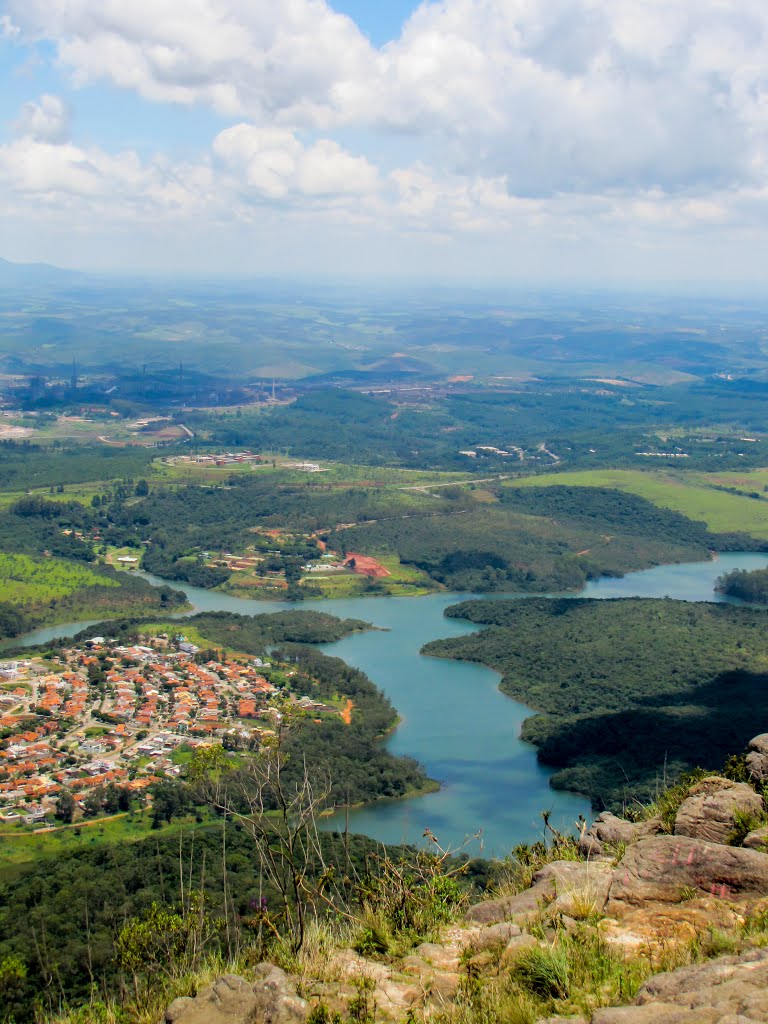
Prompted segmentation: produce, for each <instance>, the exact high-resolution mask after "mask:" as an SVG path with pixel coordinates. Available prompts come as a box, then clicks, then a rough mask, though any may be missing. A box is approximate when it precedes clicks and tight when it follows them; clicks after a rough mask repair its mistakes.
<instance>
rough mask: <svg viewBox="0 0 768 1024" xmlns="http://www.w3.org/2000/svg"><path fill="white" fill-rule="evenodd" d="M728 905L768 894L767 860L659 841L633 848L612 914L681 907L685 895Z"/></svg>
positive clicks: (677, 839)
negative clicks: (645, 906)
mask: <svg viewBox="0 0 768 1024" xmlns="http://www.w3.org/2000/svg"><path fill="white" fill-rule="evenodd" d="M688 893H693V894H696V893H698V894H701V895H711V896H715V897H717V898H719V899H723V900H735V899H739V898H741V897H754V898H757V897H760V896H763V895H765V894H766V893H768V856H766V854H764V853H758V852H757V851H756V850H744V849H741V848H740V847H734V846H722V845H720V844H718V843H707V842H703V841H702V840H700V839H688V838H686V837H684V836H654V837H652V838H650V839H641V840H639V841H638V842H637V843H635V844H634V845H633V846H630V847H629V849H628V850H627V852H626V853H625V855H624V857H623V858H622V860H621V863H620V864H619V865H618V867H617V868H616V870H615V872H614V876H613V881H612V883H611V887H610V892H609V896H608V906H607V910H608V913H609V914H612V915H613V914H615V913H620V912H621V911H622V909H624V908H626V906H627V905H628V904H633V905H637V904H641V903H650V902H655V903H660V902H666V903H677V902H679V901H680V900H681V899H683V898H685V896H686V894H688Z"/></svg>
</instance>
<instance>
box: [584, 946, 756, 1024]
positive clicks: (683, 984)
mask: <svg viewBox="0 0 768 1024" xmlns="http://www.w3.org/2000/svg"><path fill="white" fill-rule="evenodd" d="M753 1021H761V1022H764V1021H768V950H764V949H753V950H750V951H749V952H748V953H745V954H743V955H742V956H726V957H720V958H718V959H717V960H710V961H709V962H708V963H703V964H696V965H695V966H693V967H682V968H680V969H679V970H676V971H671V972H669V973H668V974H657V975H656V976H655V977H653V978H650V979H649V980H648V981H647V982H646V983H645V984H644V985H643V986H642V988H641V989H640V991H639V993H638V995H637V998H636V999H635V1004H634V1005H633V1006H620V1007H616V1006H612V1007H607V1008H605V1009H600V1010H595V1012H594V1013H593V1014H592V1017H591V1019H590V1024H751V1022H753Z"/></svg>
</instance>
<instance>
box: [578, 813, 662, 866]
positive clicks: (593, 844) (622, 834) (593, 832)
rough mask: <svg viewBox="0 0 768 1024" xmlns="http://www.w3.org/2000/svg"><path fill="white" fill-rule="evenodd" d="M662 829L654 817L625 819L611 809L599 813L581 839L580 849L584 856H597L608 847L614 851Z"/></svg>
mask: <svg viewBox="0 0 768 1024" xmlns="http://www.w3.org/2000/svg"><path fill="white" fill-rule="evenodd" d="M660 831H661V822H660V821H659V820H658V819H656V818H653V819H651V820H650V821H639V822H634V821H625V820H624V818H618V817H616V815H615V814H611V812H610V811H603V813H602V814H598V816H597V817H596V818H595V820H594V821H593V822H592V825H591V826H590V827H589V829H588V830H587V831H586V832H585V833H584V835H583V836H582V837H581V839H580V840H579V850H580V852H581V854H582V856H583V857H597V856H600V855H602V854H604V853H605V852H606V847H608V848H609V849H610V850H611V851H614V850H616V849H618V848H620V847H621V846H622V845H623V846H628V845H629V844H630V843H634V842H636V841H637V840H638V839H642V838H643V837H644V836H649V835H656V834H657V833H659V832H660Z"/></svg>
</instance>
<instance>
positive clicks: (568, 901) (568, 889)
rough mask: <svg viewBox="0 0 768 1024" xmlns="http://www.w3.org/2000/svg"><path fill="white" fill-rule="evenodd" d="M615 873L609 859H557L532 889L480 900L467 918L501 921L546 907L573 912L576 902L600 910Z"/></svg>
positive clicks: (487, 922) (539, 873)
mask: <svg viewBox="0 0 768 1024" xmlns="http://www.w3.org/2000/svg"><path fill="white" fill-rule="evenodd" d="M612 875H613V868H612V867H611V865H610V863H609V862H608V861H583V860H556V861H553V862H552V863H551V864H545V865H544V867H543V868H542V869H541V870H540V871H537V872H536V874H535V875H534V876H533V881H532V883H531V886H530V888H528V889H526V890H525V891H524V892H521V893H518V895H517V896H507V897H504V898H502V899H498V900H486V901H485V902H484V903H477V904H476V905H475V906H474V907H470V908H469V910H468V911H467V914H466V920H467V921H470V922H473V923H475V924H485V925H490V924H497V923H499V922H501V921H508V920H510V919H511V918H513V917H517V916H519V917H521V918H526V917H529V916H531V915H534V914H537V913H538V912H539V911H540V910H541V908H542V907H544V906H550V907H552V908H553V909H554V910H559V911H562V912H563V913H565V914H571V913H573V909H572V904H573V903H574V902H578V903H580V904H585V903H589V902H591V903H594V906H595V909H596V910H598V911H599V910H602V908H603V906H604V905H605V901H606V898H607V895H608V889H609V887H610V885H611V879H612Z"/></svg>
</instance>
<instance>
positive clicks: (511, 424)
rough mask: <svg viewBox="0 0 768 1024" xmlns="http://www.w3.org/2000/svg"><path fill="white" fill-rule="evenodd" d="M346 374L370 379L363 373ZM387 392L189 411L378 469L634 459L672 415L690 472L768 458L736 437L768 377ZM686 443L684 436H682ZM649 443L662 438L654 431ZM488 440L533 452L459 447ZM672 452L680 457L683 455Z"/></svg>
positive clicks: (760, 408) (763, 406)
mask: <svg viewBox="0 0 768 1024" xmlns="http://www.w3.org/2000/svg"><path fill="white" fill-rule="evenodd" d="M348 383H350V384H354V383H357V384H358V386H360V383H361V382H355V381H349V382H348ZM387 391H388V392H389V391H391V392H392V393H393V394H392V396H390V394H386V395H378V396H372V395H365V394H361V393H359V392H356V391H351V390H347V389H344V388H330V387H326V388H316V389H314V390H307V391H304V392H303V393H301V392H300V393H299V397H298V399H297V401H295V402H294V403H292V404H291V405H288V406H284V407H278V408H276V409H273V410H271V411H264V410H261V409H257V410H255V411H254V412H248V411H238V412H237V413H227V412H224V413H221V412H217V413H212V412H209V411H198V412H197V413H193V414H192V415H190V416H187V415H186V414H185V423H187V424H191V425H192V426H193V427H195V428H196V429H197V430H198V431H200V432H201V433H203V434H204V435H206V436H207V437H208V439H209V440H210V441H211V442H212V443H214V444H219V445H223V446H226V447H242V446H246V445H247V446H257V447H260V448H261V449H262V450H268V451H280V452H290V453H291V454H295V455H301V456H302V457H304V458H317V459H332V460H338V461H342V462H348V461H350V458H352V459H353V460H354V461H357V458H356V455H355V453H358V452H361V453H362V452H364V457H365V462H366V463H367V464H369V465H372V466H378V465H400V466H406V467H411V468H420V469H444V470H447V469H462V470H465V471H467V470H468V471H473V472H478V473H483V472H487V471H488V470H489V468H493V469H496V470H498V469H502V468H503V469H506V470H511V471H521V470H522V471H524V472H540V471H542V470H551V469H552V468H553V462H552V461H551V459H550V458H549V457H548V456H546V455H542V454H540V453H539V452H537V451H536V449H537V447H538V446H539V444H540V443H541V442H542V441H543V440H546V442H547V446H548V447H549V448H550V449H552V450H554V451H555V452H556V453H557V455H558V458H559V459H560V460H561V462H562V463H564V464H567V465H568V467H569V468H571V469H573V468H577V467H578V468H588V467H596V466H636V465H637V457H636V455H635V452H636V451H642V450H645V449H647V448H648V445H649V437H650V438H653V437H654V436H655V435H656V433H657V432H662V433H663V432H664V431H666V430H667V429H669V427H670V425H671V424H674V425H675V427H678V428H680V427H682V428H683V429H684V430H687V429H690V430H691V434H690V435H688V436H685V441H684V443H685V448H686V452H687V456H688V457H687V460H686V468H688V469H692V468H703V469H706V468H710V469H712V468H717V469H719V470H722V469H725V468H728V467H729V466H732V467H738V468H739V469H743V468H744V467H745V466H747V465H762V464H763V463H764V462H765V454H764V452H763V450H762V446H761V445H757V444H756V445H752V446H749V445H747V446H745V445H744V444H742V443H740V441H739V438H738V436H733V437H730V436H729V433H733V432H736V435H738V431H743V430H746V429H748V430H752V431H757V432H760V431H763V430H766V429H768V392H766V389H765V385H763V384H761V383H760V382H750V381H739V380H736V381H720V380H708V381H706V382H694V383H691V384H675V385H669V386H638V385H632V384H630V383H629V382H624V383H623V384H622V383H621V382H620V383H619V385H617V386H606V384H605V383H604V382H599V381H597V382H596V381H588V380H582V381H578V382H576V381H573V380H572V379H567V378H558V377H556V376H553V375H550V376H548V377H547V378H545V379H543V380H537V381H530V382H520V383H516V384H514V385H507V386H504V387H500V386H498V384H497V386H495V387H471V386H469V387H467V386H465V387H464V388H463V389H460V390H458V391H456V390H452V389H445V388H444V386H443V385H442V383H439V384H437V385H430V386H429V387H427V388H426V389H425V393H424V394H423V395H422V396H419V399H420V400H418V401H416V400H413V398H411V397H410V396H408V394H407V391H406V392H405V394H403V395H398V394H397V387H392V388H391V389H387ZM713 421H714V422H717V423H721V424H730V425H732V427H731V430H730V431H726V432H725V435H724V436H722V435H721V434H720V433H719V432H718V433H716V435H715V436H714V437H710V438H708V439H706V438H699V437H697V436H696V429H695V428H696V427H697V426H699V425H703V424H705V425H709V424H711V423H712V422H713ZM681 442H683V437H682V436H681V437H680V438H679V440H678V441H677V442H676V443H678V444H679V443H681ZM650 443H651V447H653V446H654V442H653V440H651V442H650ZM656 443H658V441H657V442H656ZM478 445H490V446H493V447H497V448H501V449H505V448H510V447H513V446H514V447H517V448H520V449H525V450H526V451H527V455H526V461H525V463H524V464H523V465H521V464H520V463H519V462H518V461H517V460H514V459H509V458H504V457H501V456H499V455H497V454H494V453H493V452H492V451H491V450H490V449H485V450H482V449H481V450H478V451H477V452H476V457H475V458H474V459H471V460H470V459H467V458H465V457H463V456H462V455H461V454H460V452H461V450H462V449H468V448H470V449H475V448H476V446H478ZM745 447H746V448H747V450H746V451H745ZM660 461H662V460H660ZM668 461H669V464H670V465H674V464H675V460H674V459H670V460H668Z"/></svg>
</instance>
